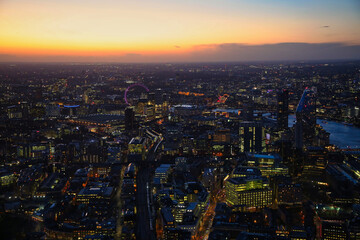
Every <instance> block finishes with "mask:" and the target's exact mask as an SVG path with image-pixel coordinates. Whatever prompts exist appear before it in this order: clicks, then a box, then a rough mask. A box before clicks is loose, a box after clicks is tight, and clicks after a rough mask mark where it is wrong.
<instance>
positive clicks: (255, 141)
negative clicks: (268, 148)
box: [239, 122, 265, 152]
mask: <svg viewBox="0 0 360 240" xmlns="http://www.w3.org/2000/svg"><path fill="white" fill-rule="evenodd" d="M239 136H240V141H239V143H240V146H239V147H240V150H241V152H263V150H264V148H265V127H264V125H263V124H262V123H257V122H242V123H240V125H239Z"/></svg>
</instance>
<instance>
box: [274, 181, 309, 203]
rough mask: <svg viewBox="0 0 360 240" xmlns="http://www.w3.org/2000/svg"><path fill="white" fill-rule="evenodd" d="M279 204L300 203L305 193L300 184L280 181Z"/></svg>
mask: <svg viewBox="0 0 360 240" xmlns="http://www.w3.org/2000/svg"><path fill="white" fill-rule="evenodd" d="M277 187H278V189H277V190H278V195H277V202H278V204H300V203H301V201H302V199H303V195H302V190H301V185H300V184H295V183H280V184H279V185H278V186H277Z"/></svg>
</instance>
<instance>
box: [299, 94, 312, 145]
mask: <svg viewBox="0 0 360 240" xmlns="http://www.w3.org/2000/svg"><path fill="white" fill-rule="evenodd" d="M315 126H316V99H315V91H314V90H310V89H305V91H304V92H303V95H302V97H301V99H300V101H299V104H298V106H297V108H296V125H295V145H296V148H297V149H302V148H303V145H304V143H309V142H311V140H312V139H313V138H314V136H315Z"/></svg>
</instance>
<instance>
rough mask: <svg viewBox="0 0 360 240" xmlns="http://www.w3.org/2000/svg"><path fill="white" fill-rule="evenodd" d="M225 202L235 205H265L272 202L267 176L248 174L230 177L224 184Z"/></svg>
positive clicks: (246, 206) (245, 206)
mask: <svg viewBox="0 0 360 240" xmlns="http://www.w3.org/2000/svg"><path fill="white" fill-rule="evenodd" d="M225 190H226V203H227V204H228V205H230V206H237V207H244V208H248V207H265V206H269V205H271V204H272V190H271V189H270V188H269V183H268V181H267V178H264V177H261V176H248V177H236V178H230V179H229V180H227V181H226V184H225Z"/></svg>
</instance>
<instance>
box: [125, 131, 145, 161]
mask: <svg viewBox="0 0 360 240" xmlns="http://www.w3.org/2000/svg"><path fill="white" fill-rule="evenodd" d="M128 149H129V153H128V161H143V160H144V159H145V154H146V140H145V138H143V137H136V138H133V139H131V141H130V142H129V145H128Z"/></svg>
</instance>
